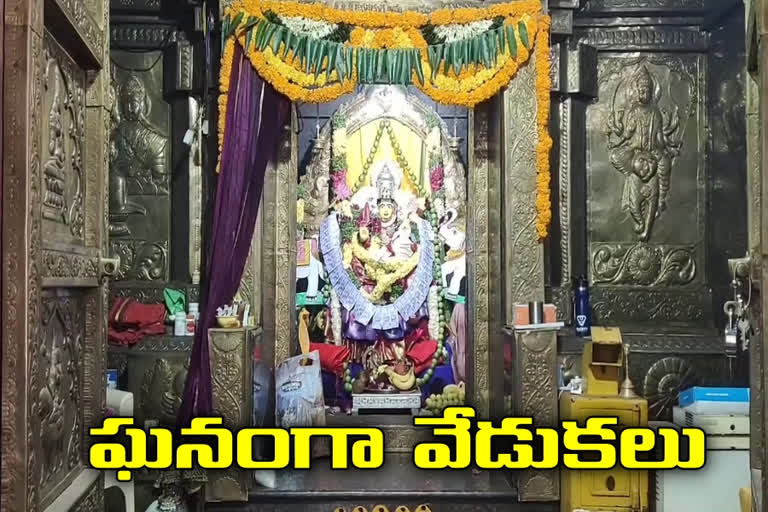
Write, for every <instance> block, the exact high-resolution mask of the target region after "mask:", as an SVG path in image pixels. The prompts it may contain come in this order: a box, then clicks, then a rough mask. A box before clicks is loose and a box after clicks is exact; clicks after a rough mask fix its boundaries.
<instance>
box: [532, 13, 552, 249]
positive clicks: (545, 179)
mask: <svg viewBox="0 0 768 512" xmlns="http://www.w3.org/2000/svg"><path fill="white" fill-rule="evenodd" d="M540 23H541V26H540V27H539V32H538V35H537V36H536V47H535V49H534V51H535V53H536V124H537V127H538V135H539V143H538V148H537V154H536V167H537V170H538V173H537V175H536V212H537V217H536V231H537V232H538V234H539V238H546V236H547V229H548V228H549V223H550V222H551V220H552V203H551V200H550V191H549V182H550V170H549V151H550V150H551V149H552V138H551V137H550V136H549V128H548V124H549V91H550V89H551V87H552V82H551V78H550V76H549V23H550V22H549V18H543V19H542V20H541V21H540Z"/></svg>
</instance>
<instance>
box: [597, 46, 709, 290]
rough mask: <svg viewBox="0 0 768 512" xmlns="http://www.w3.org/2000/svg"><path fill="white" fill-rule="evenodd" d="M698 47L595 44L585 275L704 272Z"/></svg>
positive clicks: (676, 281)
mask: <svg viewBox="0 0 768 512" xmlns="http://www.w3.org/2000/svg"><path fill="white" fill-rule="evenodd" d="M702 64H703V63H702V57H700V56H695V55H672V54H655V55H653V56H648V55H642V54H629V55H617V54H602V55H601V56H600V61H599V65H598V80H599V97H600V101H599V102H598V103H596V104H594V105H592V106H590V108H589V109H588V111H587V130H588V134H587V137H588V150H587V151H588V155H587V160H588V164H587V181H588V197H589V200H588V215H589V242H590V248H589V251H590V269H589V270H590V276H591V278H592V281H593V282H595V283H597V284H611V285H623V286H653V287H655V286H685V285H689V284H692V283H698V282H701V280H702V279H703V272H702V269H703V264H704V254H703V249H702V248H701V242H702V241H703V240H704V230H705V226H706V212H705V194H706V191H705V167H704V166H705V160H704V156H703V155H704V150H705V148H704V143H703V135H702V130H701V126H702V124H703V122H704V120H703V106H702V94H701V87H702V82H703V79H702Z"/></svg>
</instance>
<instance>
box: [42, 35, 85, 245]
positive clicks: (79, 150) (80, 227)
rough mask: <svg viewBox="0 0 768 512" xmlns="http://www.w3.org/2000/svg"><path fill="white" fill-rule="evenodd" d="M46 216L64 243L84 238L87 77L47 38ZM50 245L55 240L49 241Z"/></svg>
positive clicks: (53, 234) (47, 227)
mask: <svg viewBox="0 0 768 512" xmlns="http://www.w3.org/2000/svg"><path fill="white" fill-rule="evenodd" d="M43 51H44V61H45V62H44V66H45V71H44V72H45V78H44V94H43V113H44V115H45V122H43V123H42V132H43V144H42V146H41V148H40V149H41V155H40V162H41V165H42V180H43V181H42V188H41V192H42V212H43V219H44V229H45V231H46V233H47V234H49V235H51V237H52V238H54V239H56V240H58V241H61V242H70V243H78V244H82V243H83V240H84V235H85V207H84V201H85V185H86V177H85V166H84V158H85V148H84V146H85V72H84V71H83V70H82V69H80V68H79V67H78V66H77V64H76V63H75V62H74V61H73V60H72V58H71V57H70V56H69V55H68V54H67V53H66V52H65V51H64V50H63V49H62V48H61V46H59V44H58V43H57V42H56V41H55V40H54V39H53V37H51V36H50V35H48V33H47V32H46V37H45V39H44V46H43ZM49 240H50V239H49Z"/></svg>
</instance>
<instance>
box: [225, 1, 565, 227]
mask: <svg viewBox="0 0 768 512" xmlns="http://www.w3.org/2000/svg"><path fill="white" fill-rule="evenodd" d="M549 22H550V20H549V17H548V16H546V15H545V14H543V13H542V11H541V1H540V0H523V1H512V2H509V3H504V4H494V5H491V6H489V7H485V8H458V9H439V10H436V11H433V12H431V13H421V12H412V11H406V12H377V11H360V10H344V9H337V8H334V7H331V6H328V5H325V4H322V3H303V2H294V1H273V0H238V1H236V2H235V4H233V5H232V6H231V7H230V8H229V9H228V10H227V13H226V15H225V17H224V20H223V23H222V62H221V77H220V90H221V93H222V94H221V95H220V97H219V110H220V112H219V144H220V146H221V144H222V142H223V134H224V123H225V119H226V112H225V110H226V98H227V91H228V88H229V76H230V74H231V66H232V57H233V53H234V45H235V42H237V43H238V44H239V45H240V46H241V47H242V48H243V49H244V53H245V55H246V56H247V58H248V59H249V60H250V62H251V64H252V65H253V66H254V68H255V69H256V71H257V72H258V73H259V74H260V75H261V76H262V78H263V79H264V80H266V81H267V82H269V83H270V84H271V85H272V86H273V87H274V88H275V89H276V90H277V91H278V92H280V93H281V94H284V95H285V96H287V97H288V98H289V99H291V100H292V101H301V102H306V103H326V102H329V101H333V100H335V99H337V98H339V97H340V96H342V95H344V94H349V93H352V92H353V91H354V89H355V87H356V86H357V85H358V84H373V83H387V84H396V85H405V86H408V85H410V86H415V87H416V88H418V89H420V90H421V91H422V92H424V93H425V94H426V95H427V96H429V97H430V98H432V99H433V100H435V101H436V102H438V103H442V104H450V105H460V106H465V107H468V108H473V107H474V106H475V105H477V104H478V103H481V102H483V101H485V100H487V99H488V98H490V97H492V96H493V95H495V94H497V93H498V92H499V91H500V90H501V89H503V88H504V87H506V85H507V84H508V83H509V82H510V80H511V79H512V78H513V77H514V75H515V73H516V72H517V70H518V69H519V68H520V66H522V65H524V64H525V63H526V62H527V61H528V60H529V58H530V57H531V55H533V56H534V58H535V60H536V71H537V78H536V94H537V105H538V107H537V128H538V136H539V140H538V149H537V164H538V177H537V199H536V206H537V212H538V217H537V221H536V229H537V231H538V234H539V236H540V237H542V238H543V237H545V236H546V234H547V228H548V226H549V222H550V220H551V211H550V194H549V182H550V174H549V150H550V148H551V145H552V141H551V139H550V137H549V134H548V129H547V122H548V118H549V86H550V78H549Z"/></svg>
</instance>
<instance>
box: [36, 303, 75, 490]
mask: <svg viewBox="0 0 768 512" xmlns="http://www.w3.org/2000/svg"><path fill="white" fill-rule="evenodd" d="M84 311H85V301H84V300H83V296H82V295H81V294H80V292H69V291H66V290H61V289H59V290H57V291H56V292H55V293H54V292H44V294H43V297H42V303H41V324H42V328H41V340H40V342H41V344H40V347H39V351H37V352H36V354H35V359H34V360H33V361H31V366H30V373H35V374H37V375H38V378H37V381H38V383H39V389H37V390H35V393H34V395H33V396H31V397H30V398H31V399H32V402H33V410H35V409H36V412H35V413H34V414H33V418H32V421H33V428H34V427H37V428H35V430H36V432H37V436H38V437H37V438H35V436H33V438H32V439H33V443H32V444H33V446H35V447H36V446H39V450H38V451H37V453H38V455H39V457H40V459H41V460H40V461H39V462H40V468H41V471H40V482H39V486H40V496H41V497H42V501H43V502H47V501H49V500H50V499H53V498H55V497H56V494H57V493H58V491H59V489H60V488H61V487H62V486H63V485H66V484H67V483H68V481H69V480H71V478H72V477H74V476H75V475H76V473H77V472H78V471H79V470H80V468H81V465H82V464H83V459H82V453H83V447H82V446H81V440H82V435H83V432H82V428H83V427H82V425H83V419H82V414H83V406H84V405H83V400H82V391H83V384H82V377H83V358H84V355H85V353H84V336H85V316H84ZM38 443H39V444H38Z"/></svg>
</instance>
